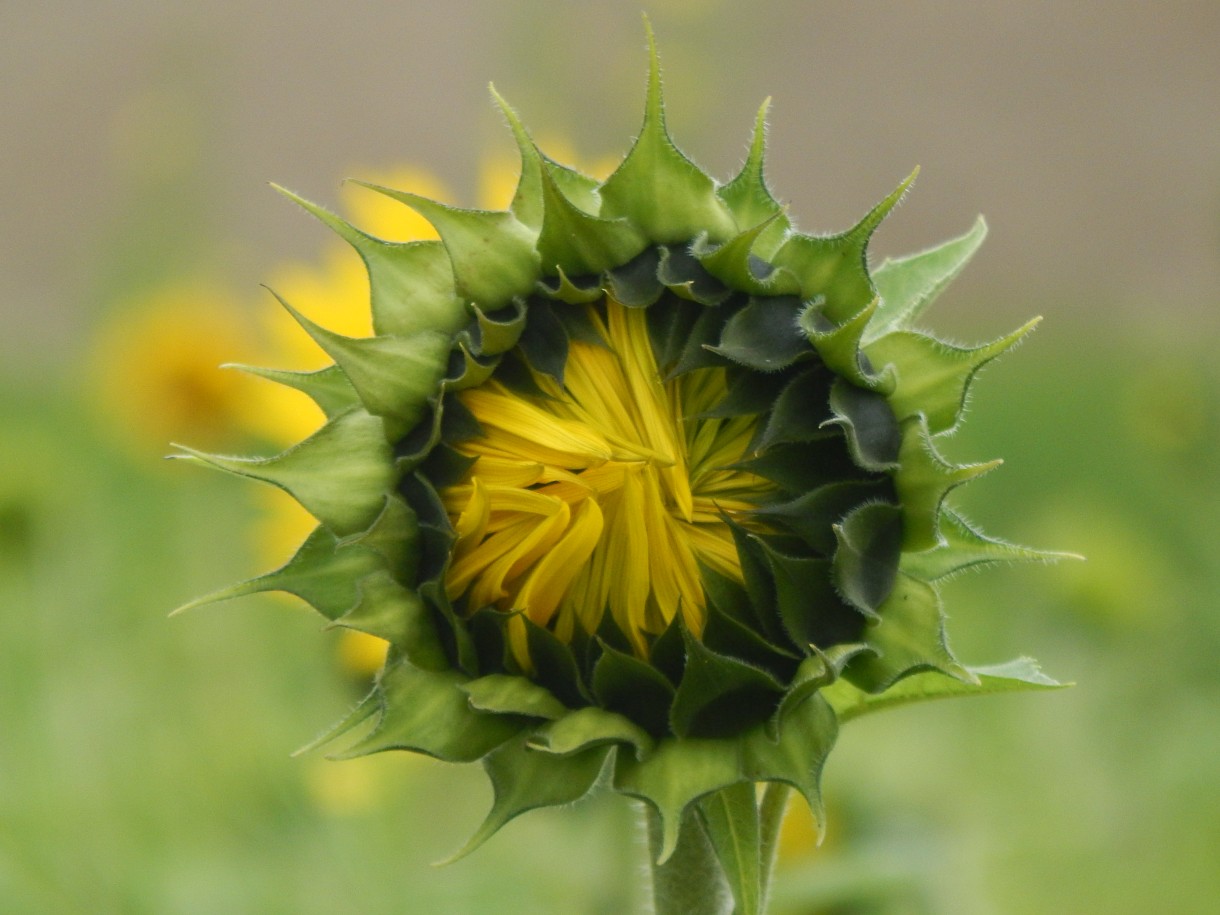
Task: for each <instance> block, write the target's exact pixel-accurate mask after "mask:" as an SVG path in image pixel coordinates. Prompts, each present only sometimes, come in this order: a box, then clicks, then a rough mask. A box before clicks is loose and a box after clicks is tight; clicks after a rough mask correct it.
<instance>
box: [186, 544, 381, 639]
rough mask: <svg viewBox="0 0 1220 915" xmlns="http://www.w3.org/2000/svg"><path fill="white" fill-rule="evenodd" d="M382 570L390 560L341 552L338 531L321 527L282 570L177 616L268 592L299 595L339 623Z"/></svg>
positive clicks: (357, 549)
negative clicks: (368, 581)
mask: <svg viewBox="0 0 1220 915" xmlns="http://www.w3.org/2000/svg"><path fill="white" fill-rule="evenodd" d="M381 568H384V560H383V558H382V557H381V556H379V555H378V554H377V553H376V552H375V551H374V550H372V549H369V548H368V547H364V546H359V545H346V546H341V541H340V540H339V538H338V537H336V536H335V535H334V533H333V532H332V531H330V530H329V529H328V528H326V527H325V526H319V527H317V528H315V529H314V531H313V533H312V534H310V535H309V536H308V537H307V538H306V539H305V542H304V543H303V544H301V546H300V547H299V548H298V549H297V551H296V553H295V554H294V555H293V557H292V558H291V559H290V560H288V562H287V563H285V564H284V565H283V566H281V567H280V568H278V569H276V570H275V571H273V572H268V573H266V574H265V575H260V576H258V577H257V578H252V579H250V580H249V581H243V582H241V583H239V584H235V585H230V586H229V587H227V588H222V589H220V590H218V591H213V592H212V593H210V594H206V595H204V596H203V597H198V598H196V599H195V600H192V601H190V602H189V603H186V604H183V605H182V606H181V607H179V608H178V609H177V610H175V611H174V612H173V613H172V614H171V616H173V615H177V614H179V613H185V612H186V611H187V610H192V609H194V608H196V607H201V606H203V605H204V604H214V603H218V602H220V601H224V600H232V599H233V598H236V597H245V596H247V595H249V594H260V593H263V592H266V591H283V592H285V593H288V594H294V595H296V596H297V597H299V598H301V599H302V600H303V601H305V602H306V603H308V604H310V605H311V606H312V607H313V608H314V609H315V610H317V611H318V612H319V613H321V614H322V615H323V616H325V617H327V618H328V619H332V620H334V619H338V618H339V617H340V616H342V615H343V614H344V613H346V612H347V611H348V610H350V609H351V608H352V607H353V606H355V604H356V600H357V596H358V595H357V591H358V588H359V583H360V580H361V579H362V578H364V576H366V575H371V574H372V573H373V572H375V571H377V570H378V569H381Z"/></svg>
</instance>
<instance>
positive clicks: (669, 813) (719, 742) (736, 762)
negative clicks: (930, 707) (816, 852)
mask: <svg viewBox="0 0 1220 915" xmlns="http://www.w3.org/2000/svg"><path fill="white" fill-rule="evenodd" d="M837 733H838V725H837V723H836V719H835V715H834V712H833V711H832V710H831V708H830V706H829V705H828V704H827V703H826V702H825V700H823V699H822V698H821V697H820V696H818V695H816V694H815V695H812V696H810V697H809V698H808V699H806V700H804V701H801V702H798V703H793V704H792V705H791V706H790V707H787V708H785V710H784V713H783V714H782V716H781V719H780V721H779V722H778V723H777V724H776V725H775V726H774V727H770V728H769V727H768V726H767V725H764V724H760V725H757V726H755V727H753V728H751V729H749V730H747V731H745V732H744V733H741V734H738V735H737V736H735V737H729V738H722V739H712V738H698V737H685V738H680V739H678V738H669V739H666V740H662V741H660V742H659V743H658V744H657V747H656V749H655V750H654V751H653V752H652V754H651V755H649V756H648V757H647V758H646V759H643V760H637V759H634V758H632V757H630V756H626V755H623V754H619V755H618V756H617V757H616V759H615V767H614V781H613V784H614V790H616V791H618V792H619V793H621V794H627V795H630V796H632V797H638V798H640V799H641V800H644V801H647V802H648V803H650V804H651V805H652V806H653V808H654V809H655V810H656V811H657V813H658V815H659V816H660V820H661V832H662V840H661V842H660V854H659V856H658V860H659V861H660V862H664V861H665V860H666V859H668V858H669V856H670V855H671V854H673V851H674V848H675V847H676V846H677V842H678V832H679V830H680V828H681V825H682V818H683V813H684V811H685V810H686V808H687V807H688V806H689V805H690V804H691V803H693V802H694V801H696V800H698V799H699V798H701V797H704V796H705V795H708V794H710V793H711V792H713V791H717V790H719V789H721V788H725V787H727V786H729V785H736V784H738V783H740V782H749V783H751V784H753V783H754V782H761V781H779V782H785V783H786V784H789V785H792V786H793V787H794V788H796V789H797V790H798V791H800V792H801V793H802V794H803V795H804V796H805V799H806V800H807V801H808V802H809V805H810V806H811V807H812V808H813V810H814V812H815V813H817V814H819V817H820V811H821V807H822V805H821V792H820V788H819V783H820V779H821V772H822V766H823V765H824V763H825V761H826V756H827V754H828V753H829V752H830V749H831V747H832V746H833V745H834V741H835V736H836V735H837ZM773 734H775V735H776V737H774V738H773V736H772V735H773Z"/></svg>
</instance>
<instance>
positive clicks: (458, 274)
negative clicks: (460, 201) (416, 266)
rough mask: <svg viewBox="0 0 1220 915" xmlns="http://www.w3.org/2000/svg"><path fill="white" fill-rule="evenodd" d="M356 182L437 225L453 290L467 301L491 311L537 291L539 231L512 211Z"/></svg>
mask: <svg viewBox="0 0 1220 915" xmlns="http://www.w3.org/2000/svg"><path fill="white" fill-rule="evenodd" d="M355 183H356V184H359V185H360V186H361V187H367V188H368V189H369V190H373V191H377V192H378V193H380V194H385V195H386V196H387V197H392V198H393V199H394V200H398V201H401V202H402V203H405V204H406V205H407V206H409V207H411V209H413V210H416V211H417V212H418V213H419V214H420V215H421V216H423V217H424V218H425V219H427V220H428V221H429V222H430V223H432V225H433V226H435V227H436V231H437V232H439V233H440V236H441V241H442V243H443V244H444V246H445V251H446V252H447V253H448V254H449V259H450V262H451V263H452V266H453V277H454V288H455V289H456V290H457V293H458V295H459V296H461V297H462V298H463V299H466V300H467V301H474V302H477V303H479V304H480V305H481V306H483V307H484V308H485V309H489V310H492V309H496V308H499V307H501V306H503V305H507V304H508V303H509V302H511V301H512V299H513V297H514V296H519V295H526V294H528V293H529V292H530V291H531V290H533V288H534V283H535V282H536V281H537V280H538V253H537V251H536V250H535V249H534V241H535V233H534V231H533V230H532V229H530V227H529V226H527V225H525V224H524V223H522V222H520V221H518V220H517V218H516V217H515V216H513V214H512V213H492V212H488V211H486V210H463V209H459V208H457V207H451V206H446V205H445V204H443V203H438V202H437V201H435V200H429V199H428V198H427V197H421V196H419V195H418V194H411V193H408V192H406V191H396V190H394V189H393V188H388V187H382V186H380V185H377V184H367V183H365V182H363V181H356V182H355Z"/></svg>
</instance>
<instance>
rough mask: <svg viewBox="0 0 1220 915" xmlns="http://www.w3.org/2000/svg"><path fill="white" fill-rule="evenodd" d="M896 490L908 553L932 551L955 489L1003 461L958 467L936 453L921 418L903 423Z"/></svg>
mask: <svg viewBox="0 0 1220 915" xmlns="http://www.w3.org/2000/svg"><path fill="white" fill-rule="evenodd" d="M898 463H899V467H900V469H899V471H898V473H896V474H895V475H894V489H895V490H896V491H897V493H898V502H899V504H900V505H901V506H902V513H903V545H902V548H903V550H905V551H908V552H918V551H921V550H930V549H933V548H935V547H937V546H939V545H940V544H941V543H942V540H941V533H940V516H941V505H942V504H943V503H944V501H945V496H947V495H948V494H949V492H950V491H951V490H953V489H954V488H956V487H958V486H961V485H962V484H963V483H967V482H969V481H970V480H973V479H974V478H975V477H979V476H982V475H983V474H985V473H987V472H988V471H990V470H994V469H995V468H996V467H998V466H999V465H1000V464H1002V463H1003V461H999V460H996V461H988V462H986V463H981V464H963V465H956V464H950V463H948V462H947V461H946V460H945V459H944V458H942V457H941V456H940V455H939V454H938V453H937V451H936V447H935V446H934V445H933V444H932V437H931V435H930V434H929V433H928V427H927V424H926V423H925V422H924V419H923V417H922V416H915V417H912V418H909V419H907V420H905V421H904V422H903V423H902V447H901V449H900V451H899V458H898Z"/></svg>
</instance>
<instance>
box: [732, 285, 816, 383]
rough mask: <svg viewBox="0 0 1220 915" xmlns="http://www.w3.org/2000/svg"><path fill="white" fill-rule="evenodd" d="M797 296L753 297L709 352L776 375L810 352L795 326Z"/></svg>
mask: <svg viewBox="0 0 1220 915" xmlns="http://www.w3.org/2000/svg"><path fill="white" fill-rule="evenodd" d="M802 307H803V306H802V304H801V300H800V299H798V298H797V297H796V296H768V297H765V298H752V299H751V300H750V304H748V305H747V306H746V307H745V308H743V309H741V311H739V312H737V313H736V314H735V315H733V316H732V317H731V318H729V320H728V321H727V322H726V323H725V325H724V331H723V332H722V333H721V335H720V342H719V343H718V344H717V345H716V346H713V347H709V349H711V351H712V352H714V353H719V354H720V355H721V356H725V357H726V358H728V359H732V360H733V361H734V362H736V363H738V364H739V365H744V366H746V367H747V368H751V369H754V370H756V371H759V372H778V371H779V370H781V369H785V368H787V367H788V366H790V365H792V364H793V363H794V362H796V361H797V360H798V359H800V358H802V357H805V358H808V357H811V356H812V355H813V349H812V347H810V345H809V341H808V340H807V339H806V337H805V334H804V333H802V332H801V328H800V326H799V325H798V324H797V315H798V314H799V313H800V311H801V309H802Z"/></svg>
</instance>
